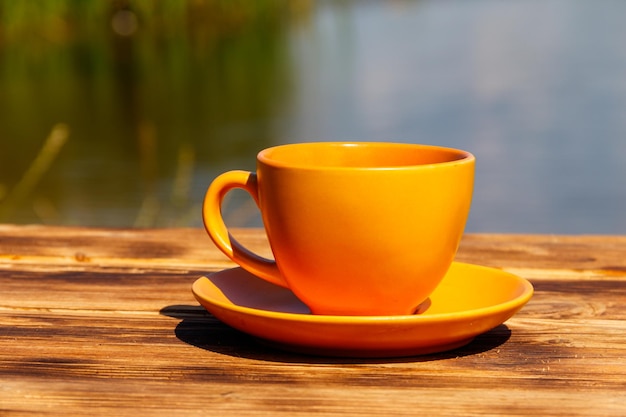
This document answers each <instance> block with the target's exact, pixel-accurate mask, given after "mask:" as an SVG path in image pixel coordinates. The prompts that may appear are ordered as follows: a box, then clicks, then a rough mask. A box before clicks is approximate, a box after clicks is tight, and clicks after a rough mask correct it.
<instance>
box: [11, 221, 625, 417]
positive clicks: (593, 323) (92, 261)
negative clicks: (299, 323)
mask: <svg viewBox="0 0 626 417" xmlns="http://www.w3.org/2000/svg"><path fill="white" fill-rule="evenodd" d="M238 236H239V237H240V239H241V240H242V241H245V242H246V243H247V244H248V245H250V246H251V247H254V248H256V249H259V250H263V251H265V253H267V246H266V244H265V240H264V237H263V234H262V232H260V231H258V230H242V231H239V232H238ZM458 259H459V260H461V261H465V262H471V263H476V264H482V265H489V266H493V267H498V268H503V269H506V270H509V271H511V272H514V273H517V274H519V275H521V276H524V277H526V278H528V279H529V280H530V281H531V282H532V283H533V285H534V286H535V291H536V292H535V296H534V297H533V299H532V300H531V301H530V303H529V304H528V305H527V306H526V307H525V308H524V309H523V310H522V311H521V312H520V313H518V314H517V315H516V316H515V317H513V318H512V319H511V320H509V321H508V322H507V323H506V324H505V325H503V326H500V327H498V328H496V329H494V330H493V331H491V332H489V333H487V334H485V335H483V336H480V337H478V338H477V339H476V340H475V341H474V342H473V343H472V344H470V345H468V346H466V347H464V348H461V349H459V350H456V351H452V352H447V353H442V354H436V355H429V356H423V357H414V358H402V359H391V360H385V359H380V360H364V359H359V360H357V359H329V358H323V357H312V356H303V355H296V354H290V353H283V352H280V351H276V350H272V349H269V348H265V347H263V346H261V345H258V344H257V343H256V342H255V341H254V340H252V339H251V338H249V337H248V336H246V335H243V334H241V333H239V332H237V331H235V330H232V329H230V328H228V327H227V326H225V325H223V324H221V323H220V322H218V321H217V320H215V319H214V318H212V317H211V316H210V315H209V314H208V313H206V312H205V311H204V310H203V309H201V308H200V307H199V306H198V303H197V302H196V301H195V300H194V298H193V296H192V294H191V291H190V286H191V283H192V282H193V281H194V280H195V279H196V278H197V276H199V275H202V274H205V273H207V272H211V271H216V270H219V269H223V268H226V267H231V266H232V264H231V263H230V262H229V261H227V260H226V258H225V257H223V256H222V255H221V254H220V253H219V252H218V251H217V250H215V249H214V248H213V246H212V244H211V243H210V241H209V239H208V237H206V235H205V234H204V231H202V230H195V229H166V230H106V229H84V228H59V227H44V226H28V227H24V226H21V227H20V226H10V225H0V415H1V416H24V415H64V416H74V415H80V416H83V415H104V414H107V415H114V416H120V417H121V416H136V415H151V416H158V415H163V416H177V415H214V416H221V415H233V416H261V415H267V416H281V415H285V416H301V415H316V416H343V415H346V416H347V415H354V416H357V415H358V416H392V415H394V416H397V415H412V416H413V415H432V416H448V415H450V416H461V415H463V416H472V415H519V416H525V415H532V416H539V415H541V416H550V415H552V416H603V415H606V416H624V415H626V237H609V236H595V237H593V236H520V235H469V236H466V237H465V239H464V241H463V243H462V247H461V249H460V251H459V255H458Z"/></svg>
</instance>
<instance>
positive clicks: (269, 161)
mask: <svg viewBox="0 0 626 417" xmlns="http://www.w3.org/2000/svg"><path fill="white" fill-rule="evenodd" d="M343 146H346V147H351V146H353V147H368V148H395V149H396V150H409V149H413V150H417V149H422V150H430V151H440V152H442V153H444V152H445V153H448V154H450V155H451V157H453V156H454V155H457V156H458V157H457V158H453V159H452V158H451V159H450V160H446V161H437V162H427V163H416V164H381V165H371V166H342V165H323V164H321V165H317V164H312V163H306V162H300V163H298V162H293V161H284V160H281V159H277V158H272V157H271V155H272V154H273V153H275V152H277V151H280V150H284V149H287V148H310V150H311V151H313V150H314V149H315V148H320V147H343ZM257 161H258V162H260V163H262V164H264V165H267V166H272V167H276V168H295V169H311V170H402V169H427V168H432V167H434V166H438V167H443V166H452V165H461V164H467V163H472V162H474V161H475V156H474V155H473V154H472V153H471V152H468V151H465V150H462V149H457V148H451V147H445V146H438V145H428V144H418V143H405V142H359V141H347V142H337V141H328V142H297V143H287V144H282V145H276V146H272V147H269V148H266V149H263V150H261V151H260V152H259V153H258V154H257Z"/></svg>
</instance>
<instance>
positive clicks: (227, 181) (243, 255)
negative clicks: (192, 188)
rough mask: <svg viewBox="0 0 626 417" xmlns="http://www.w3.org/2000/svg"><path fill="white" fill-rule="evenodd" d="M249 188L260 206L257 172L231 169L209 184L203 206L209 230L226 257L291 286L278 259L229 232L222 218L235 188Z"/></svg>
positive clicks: (278, 282) (267, 278) (206, 225)
mask: <svg viewBox="0 0 626 417" xmlns="http://www.w3.org/2000/svg"><path fill="white" fill-rule="evenodd" d="M234 188H241V189H242V190H245V191H247V192H248V193H249V194H250V195H251V196H252V198H253V199H254V202H255V203H256V204H257V206H258V205H259V199H258V198H259V197H258V196H259V192H258V186H257V177H256V174H254V173H252V172H248V171H229V172H225V173H223V174H221V175H219V176H218V177H217V178H215V180H213V182H212V183H211V185H210V186H209V188H208V190H207V192H206V195H205V197H204V204H203V206H202V221H203V223H204V228H205V229H206V231H207V233H208V234H209V236H210V237H211V240H213V243H215V246H217V247H218V248H219V249H220V250H221V251H222V252H224V254H225V255H226V256H228V257H229V258H230V259H231V260H233V261H234V262H236V263H237V264H239V265H240V266H241V267H242V268H243V269H245V270H246V271H248V272H250V273H252V274H254V275H256V276H258V277H259V278H263V279H264V280H266V281H269V282H271V283H272V284H276V285H279V286H281V287H285V288H287V287H288V286H287V283H286V282H285V280H284V279H283V278H282V276H281V274H280V272H279V271H278V267H277V266H276V261H274V260H270V259H266V258H263V257H262V256H259V255H257V254H255V253H253V252H252V251H250V250H249V249H247V248H245V247H244V246H243V245H242V244H240V243H239V242H238V241H237V240H236V239H235V238H234V237H233V236H232V235H231V234H230V232H229V231H228V228H227V227H226V224H225V223H224V219H223V217H222V201H223V200H224V197H225V196H226V194H227V193H228V192H229V191H230V190H232V189H234Z"/></svg>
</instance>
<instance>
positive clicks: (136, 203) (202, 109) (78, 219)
mask: <svg viewBox="0 0 626 417" xmlns="http://www.w3.org/2000/svg"><path fill="white" fill-rule="evenodd" d="M302 6H305V7H302ZM306 12H307V8H306V3H302V2H288V1H269V0H268V1H262V0H259V1H218V0H214V1H192V2H180V1H175V0H170V1H165V0H163V1H111V2H108V1H107V2H105V1H92V2H86V1H79V0H75V1H72V0H47V1H45V2H23V1H17V0H16V1H5V2H3V3H0V206H3V207H2V210H0V216H1V217H0V222H15V223H31V222H50V223H59V224H86V225H104V226H131V225H136V226H162V225H172V224H176V225H178V224H186V223H187V221H188V220H187V219H190V218H194V220H197V219H196V217H197V213H198V212H197V211H195V210H196V208H197V207H196V206H197V204H198V201H197V198H198V197H201V195H199V194H200V193H201V192H203V191H200V190H203V189H204V188H205V187H206V185H207V184H208V182H209V181H210V179H211V178H210V177H211V176H212V175H215V174H216V173H218V172H220V171H223V170H224V169H227V168H228V169H230V168H232V167H231V166H229V165H228V162H227V161H233V160H235V161H238V160H242V161H243V160H246V161H251V162H252V163H253V161H254V154H256V152H257V151H258V150H259V149H260V148H263V147H266V146H268V145H269V144H271V141H272V124H273V123H274V119H275V118H276V117H277V116H276V114H277V110H278V109H280V108H281V106H286V105H287V101H288V96H289V88H288V87H289V76H290V69H289V60H288V56H287V44H286V39H285V36H284V33H285V31H286V30H287V28H288V27H289V25H290V24H292V22H293V21H294V20H297V19H299V18H301V17H302V15H303V14H306ZM59 123H63V124H66V125H67V126H69V132H70V133H69V136H68V139H67V141H66V143H64V145H63V146H62V148H60V149H59V151H58V154H55V155H54V156H55V158H53V159H54V160H51V161H50V164H49V165H48V167H47V171H46V172H45V174H43V173H42V175H40V177H39V178H37V181H35V182H33V181H31V182H33V183H32V184H30V186H29V188H28V190H27V191H28V192H25V190H24V189H21V190H20V189H19V187H20V185H19V184H20V182H21V181H23V177H24V175H26V174H25V173H27V172H29V169H31V167H32V164H33V163H34V161H35V160H36V158H37V155H40V154H41V153H42V152H43V150H44V149H45V141H46V138H47V137H48V136H49V135H50V132H51V130H52V129H53V127H54V126H57V125H58V124H59ZM246 168H251V167H250V166H247V167H246ZM16 188H18V191H19V194H20V195H19V198H16V197H15V194H16V191H15V190H16ZM7 206H9V207H7ZM190 213H193V214H190Z"/></svg>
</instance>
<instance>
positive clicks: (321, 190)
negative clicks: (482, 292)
mask: <svg viewBox="0 0 626 417" xmlns="http://www.w3.org/2000/svg"><path fill="white" fill-rule="evenodd" d="M474 163H475V159H474V156H473V155H472V154H471V153H469V152H465V151H461V150H457V149H450V148H442V147H435V146H427V145H415V144H400V143H343V142H321V143H301V144H290V145H282V146H276V147H273V148H268V149H265V150H263V151H261V152H260V153H259V154H258V156H257V171H256V173H252V172H247V171H230V172H226V173H224V174H221V175H220V176H218V177H217V178H216V179H215V180H214V181H213V182H212V183H211V185H210V186H209V189H208V190H207V193H206V196H205V200H204V206H203V221H204V225H205V228H206V230H207V232H208V234H209V236H210V237H211V239H212V240H213V242H214V243H215V244H216V246H217V247H218V248H219V249H220V250H221V251H222V252H224V253H225V254H226V255H227V256H228V257H229V258H230V259H232V260H233V261H234V262H236V263H237V264H239V265H240V266H241V267H242V268H244V269H245V270H247V271H248V272H250V273H252V274H255V275H256V276H258V277H259V278H262V279H265V280H267V281H269V282H272V283H274V284H277V285H280V286H283V287H287V288H289V289H291V290H292V291H293V292H294V293H295V294H296V296H297V297H298V298H300V299H301V300H302V301H303V302H304V303H305V304H306V305H307V306H309V308H310V309H311V312H312V313H313V314H324V315H369V316H371V315H377V316H385V315H407V314H413V313H414V311H415V310H416V308H417V307H418V306H419V305H420V304H421V303H422V302H423V301H425V300H426V299H427V298H428V296H429V294H430V293H431V292H432V291H433V290H434V289H435V287H437V285H438V284H439V282H440V281H441V279H442V278H443V277H444V275H445V274H446V272H447V270H448V268H449V267H450V265H451V263H452V261H453V259H454V256H455V254H456V251H457V248H458V245H459V242H460V240H461V236H462V234H463V230H464V227H465V222H466V220H467V216H468V214H469V210H470V204H471V199H472V190H473V183H474ZM233 188H242V189H244V190H246V191H247V192H248V193H250V195H251V196H252V197H253V198H254V200H255V201H256V203H257V205H258V207H259V210H260V212H261V217H262V219H263V223H264V225H265V230H266V233H267V238H268V240H269V243H270V246H271V249H272V253H273V255H274V258H275V260H270V259H265V258H263V257H260V256H258V255H256V254H254V253H252V252H251V251H249V250H248V249H246V248H245V247H243V246H242V245H241V244H240V243H239V242H237V241H236V240H235V239H234V238H233V237H232V236H231V235H230V234H229V232H228V229H227V227H226V225H225V223H224V220H223V218H222V216H221V204H222V200H223V198H224V196H225V195H226V193H227V192H228V191H230V190H232V189H233Z"/></svg>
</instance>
